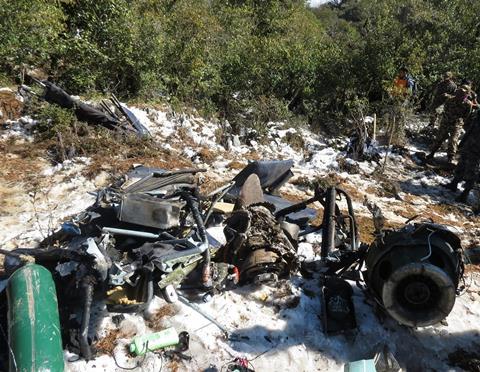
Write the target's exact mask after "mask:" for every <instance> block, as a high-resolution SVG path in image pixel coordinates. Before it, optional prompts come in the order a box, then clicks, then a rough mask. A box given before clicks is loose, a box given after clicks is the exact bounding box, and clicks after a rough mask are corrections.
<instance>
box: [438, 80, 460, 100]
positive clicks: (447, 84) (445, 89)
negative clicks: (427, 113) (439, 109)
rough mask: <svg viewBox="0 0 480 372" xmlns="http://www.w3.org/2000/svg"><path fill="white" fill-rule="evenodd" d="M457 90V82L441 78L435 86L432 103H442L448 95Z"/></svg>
mask: <svg viewBox="0 0 480 372" xmlns="http://www.w3.org/2000/svg"><path fill="white" fill-rule="evenodd" d="M456 90H457V84H455V83H454V82H453V81H452V80H449V79H448V80H442V81H440V82H439V83H438V84H437V86H436V88H435V95H434V97H433V102H434V103H438V104H440V103H443V102H445V100H446V99H447V98H448V95H451V94H455V91H456Z"/></svg>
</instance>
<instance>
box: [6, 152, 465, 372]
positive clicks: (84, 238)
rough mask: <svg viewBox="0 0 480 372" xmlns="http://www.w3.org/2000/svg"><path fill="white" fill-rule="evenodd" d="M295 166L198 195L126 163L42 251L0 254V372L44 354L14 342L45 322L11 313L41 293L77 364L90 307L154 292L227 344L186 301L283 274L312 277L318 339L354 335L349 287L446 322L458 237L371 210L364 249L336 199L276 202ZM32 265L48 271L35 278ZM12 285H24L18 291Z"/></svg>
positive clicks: (88, 345)
mask: <svg viewBox="0 0 480 372" xmlns="http://www.w3.org/2000/svg"><path fill="white" fill-rule="evenodd" d="M292 166H293V162H292V161H256V162H252V163H250V164H249V165H247V167H246V168H244V169H243V170H242V171H240V172H239V173H238V175H237V176H236V177H235V178H233V179H232V180H231V182H230V183H228V184H226V185H225V186H223V187H220V188H219V189H217V190H215V191H213V192H211V193H210V194H208V195H202V194H200V193H199V188H198V185H197V183H196V181H195V175H196V174H197V173H199V172H202V169H184V170H178V171H165V170H162V169H152V168H146V167H136V168H134V169H132V170H131V171H130V172H129V173H128V174H126V175H125V176H123V177H121V178H120V179H118V180H117V181H116V182H114V183H113V184H112V185H111V186H110V187H108V188H106V189H103V190H101V191H100V192H98V196H97V199H96V202H95V204H94V205H93V206H91V207H90V208H88V209H87V210H86V211H84V212H83V213H81V214H80V215H77V216H75V217H74V218H73V219H72V220H71V221H70V222H67V223H64V224H63V225H62V226H61V227H60V228H59V229H58V230H57V231H56V232H55V233H54V234H52V235H51V236H49V237H48V238H47V239H45V240H44V241H43V243H42V244H41V246H40V247H39V248H35V249H28V248H22V249H15V250H13V251H4V250H2V251H1V253H2V254H5V255H6V259H5V265H4V266H5V268H4V269H5V277H4V279H7V278H10V279H9V281H8V284H7V288H6V290H3V291H2V293H1V296H2V297H3V299H2V301H0V303H1V304H2V305H1V310H2V311H1V316H2V325H3V326H2V328H3V329H5V330H6V331H8V333H9V340H10V341H9V342H10V345H9V346H10V347H9V348H7V347H6V345H2V347H0V350H2V364H3V366H6V365H7V364H8V359H9V360H10V366H12V365H13V363H15V365H16V366H19V365H21V364H22V363H27V362H25V360H24V359H25V358H24V357H22V353H24V352H25V350H29V351H28V352H30V353H31V355H32V356H31V358H33V359H34V358H40V356H38V354H36V355H35V353H38V352H39V351H38V350H36V349H35V347H34V346H33V345H30V344H29V343H31V342H35V341H28V340H26V339H24V338H25V336H22V334H23V335H24V334H25V332H27V331H25V329H28V334H29V335H31V334H35V332H39V330H38V329H35V327H36V326H37V324H36V322H37V321H41V320H42V317H41V316H38V315H37V316H36V318H35V319H36V320H35V322H30V323H28V324H24V325H23V326H24V327H26V328H25V329H24V330H23V331H22V332H23V333H22V332H19V330H18V327H19V323H21V322H20V320H19V319H18V316H19V315H18V314H22V311H21V310H22V306H27V307H28V306H33V307H34V308H35V309H37V308H36V307H35V306H34V305H35V304H37V305H38V303H39V302H41V301H42V298H43V297H45V296H46V293H47V292H48V293H50V295H51V297H50V298H51V300H50V303H51V302H52V301H53V302H54V303H55V304H56V301H57V300H58V311H59V323H60V329H61V335H60V334H58V335H57V334H53V333H52V334H51V335H50V336H51V338H52V339H53V338H55V339H58V340H60V339H61V343H62V345H61V348H67V349H69V350H71V351H73V352H75V353H77V354H78V355H79V356H80V357H81V358H84V359H87V360H89V359H92V358H94V357H95V355H96V351H95V350H94V347H93V346H92V340H91V339H90V338H89V337H88V335H89V327H90V326H91V324H92V321H91V319H90V318H91V308H92V304H95V303H96V302H102V301H103V302H105V303H106V306H107V309H108V311H109V312H112V313H122V312H131V313H142V311H143V310H144V309H145V308H146V307H147V306H148V304H149V303H150V301H151V300H152V298H153V297H154V296H160V297H163V298H164V299H165V300H166V301H168V302H176V301H180V302H182V303H183V304H185V305H188V306H191V307H192V308H194V309H195V310H197V311H199V312H200V313H201V314H202V315H203V316H205V317H206V318H208V319H209V320H211V321H212V322H213V323H215V324H216V325H217V326H218V327H219V328H220V330H221V331H222V333H223V335H224V336H225V337H226V338H229V337H232V335H231V334H230V332H229V330H228V329H225V327H223V326H222V325H221V324H219V323H218V322H216V321H215V319H214V314H206V313H204V312H202V310H200V308H199V307H198V306H197V305H196V304H195V301H198V300H200V301H201V299H202V298H204V299H208V297H210V296H215V295H216V294H218V293H220V292H222V291H228V290H230V289H231V288H234V287H236V286H241V285H244V284H246V283H267V284H268V283H275V282H277V281H279V280H288V278H289V277H290V276H291V275H292V274H301V275H303V276H304V277H306V278H316V279H318V280H319V293H320V292H321V293H322V295H321V298H322V304H323V308H322V310H321V312H320V314H319V316H321V318H322V320H323V330H319V332H320V331H323V332H324V333H326V334H335V333H338V332H344V331H348V330H352V329H355V328H356V326H357V320H356V317H355V309H354V305H353V301H352V298H351V296H352V287H351V285H352V283H354V282H356V283H357V285H358V286H359V287H360V288H362V289H363V290H364V291H365V293H366V294H367V296H369V297H370V298H372V299H373V300H374V301H375V303H376V304H377V305H378V306H377V307H378V308H379V309H382V310H383V312H384V313H385V314H388V315H389V316H391V317H393V318H394V319H395V320H396V321H398V323H400V324H403V325H405V326H408V327H422V326H427V325H432V324H436V323H438V322H440V321H442V320H443V319H444V318H445V317H446V316H447V315H448V314H449V313H450V311H451V310H452V308H453V306H454V302H455V297H456V295H457V294H458V293H459V291H460V290H461V285H460V284H461V279H462V276H463V261H462V254H461V252H462V248H461V243H460V240H459V238H458V237H457V236H456V235H455V234H454V233H453V232H452V231H451V230H450V229H449V228H448V227H446V226H441V225H436V224H432V223H408V224H406V225H405V226H404V227H403V228H400V229H396V230H389V229H384V226H383V222H384V218H383V216H382V213H381V211H380V210H379V209H378V207H376V206H375V205H374V204H372V205H368V207H369V209H370V210H371V212H372V215H373V219H374V224H375V240H374V241H373V243H372V244H370V245H368V244H365V243H362V242H361V241H359V235H360V234H359V229H361V228H362V227H361V226H358V225H357V222H356V219H355V211H354V207H353V203H352V201H351V199H350V197H349V195H348V194H347V193H346V192H345V191H344V190H342V189H340V188H336V187H327V188H325V189H321V188H317V189H316V190H315V192H314V196H313V197H312V198H310V199H308V200H305V201H302V202H299V203H297V204H292V203H291V202H288V201H286V200H284V199H282V198H281V197H279V196H278V190H279V189H280V188H281V187H282V185H283V184H284V183H285V182H286V181H287V180H288V179H289V178H290V177H291V176H292V171H291V167H292ZM314 202H318V203H320V204H321V205H322V206H323V220H322V223H321V224H320V225H319V226H316V225H314V224H313V223H312V220H313V218H314V217H315V215H316V210H313V209H311V208H309V205H311V204H312V203H314ZM214 231H216V232H217V233H214ZM218 231H220V232H222V233H221V234H220V235H221V237H219V234H218ZM312 233H317V234H321V237H322V242H321V254H320V258H319V259H318V260H314V261H307V260H302V259H301V257H299V255H298V254H297V248H298V242H299V240H301V239H302V238H303V237H305V236H306V235H308V234H312ZM37 266H42V267H43V268H46V269H47V270H44V271H46V273H45V272H44V271H42V273H41V275H40V274H38V272H37V271H36V270H35V269H34V268H35V267H37ZM40 271H41V270H40ZM34 274H35V275H34ZM37 274H38V275H37ZM22 276H23V279H24V282H25V283H24V284H25V285H24V286H23V287H22V286H19V285H18V283H17V282H18V280H19V278H21V277H22ZM42 276H50V280H51V279H52V278H53V283H54V285H53V284H51V285H50V289H49V291H47V290H45V291H43V292H42V291H39V288H40V287H41V286H42V285H43V284H42V283H41V278H42ZM21 288H27V289H28V290H30V291H31V294H28V293H27V295H25V292H24V291H23V290H22V289H21ZM55 292H56V293H55ZM52 293H53V294H52ZM37 295H38V298H36V297H35V296H37ZM42 296H43V297H42ZM22 300H24V301H23V302H22ZM43 300H44V299H43ZM22 304H23V305H22ZM50 307H51V306H50ZM53 308H55V306H53ZM7 310H8V311H7ZM31 311H33V310H31ZM38 311H40V312H41V311H42V309H38ZM27 313H28V309H27ZM7 314H8V316H7ZM28 314H29V313H28ZM31 316H32V314H30V317H31ZM47 318H48V317H47ZM49 322H50V321H49ZM50 323H51V322H50ZM47 329H48V328H47ZM52 332H55V331H52ZM60 336H61V337H60ZM187 336H188V335H187ZM15 338H22V340H15ZM182 339H183V341H182V342H180V341H179V340H178V339H176V341H174V342H173V343H176V342H178V343H179V345H181V347H180V351H179V352H181V353H184V352H185V351H186V350H187V348H188V337H186V338H185V335H183V338H182ZM32 340H33V338H32ZM185 340H186V341H185ZM2 342H3V341H2ZM148 342H153V341H147V349H149V347H148ZM152 345H153V344H152ZM177 347H179V346H177ZM29 348H30V349H29ZM58 348H60V343H59V342H58ZM61 348H60V350H61ZM7 350H9V352H8V351H7ZM53 359H54V358H50V362H51V361H52V360H53ZM47 363H48V362H47ZM27 364H28V363H27ZM11 370H12V369H11Z"/></svg>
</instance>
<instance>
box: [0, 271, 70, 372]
mask: <svg viewBox="0 0 480 372" xmlns="http://www.w3.org/2000/svg"><path fill="white" fill-rule="evenodd" d="M7 298H8V340H9V344H10V348H11V352H10V362H9V364H10V372H16V371H18V372H26V371H28V372H34V371H42V372H47V371H48V372H62V371H64V367H65V365H64V360H63V350H62V339H61V334H60V321H59V315H58V302H57V293H56V290H55V283H54V282H53V278H52V274H51V273H50V272H49V271H48V270H47V269H46V268H44V267H43V266H40V265H36V264H28V265H25V266H23V267H22V268H20V269H18V270H17V271H15V272H14V273H13V275H12V276H11V277H10V279H9V281H8V286H7Z"/></svg>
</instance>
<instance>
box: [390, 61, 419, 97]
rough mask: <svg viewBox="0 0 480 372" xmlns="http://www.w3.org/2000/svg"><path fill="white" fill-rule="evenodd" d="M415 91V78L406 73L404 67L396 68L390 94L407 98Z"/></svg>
mask: <svg viewBox="0 0 480 372" xmlns="http://www.w3.org/2000/svg"><path fill="white" fill-rule="evenodd" d="M414 91H415V80H413V78H412V76H411V75H410V74H409V73H408V69H407V68H406V67H401V68H400V69H399V70H398V75H397V76H396V77H395V79H394V80H393V87H392V92H391V94H392V96H395V97H399V98H408V97H409V96H410V95H412V94H413V93H414Z"/></svg>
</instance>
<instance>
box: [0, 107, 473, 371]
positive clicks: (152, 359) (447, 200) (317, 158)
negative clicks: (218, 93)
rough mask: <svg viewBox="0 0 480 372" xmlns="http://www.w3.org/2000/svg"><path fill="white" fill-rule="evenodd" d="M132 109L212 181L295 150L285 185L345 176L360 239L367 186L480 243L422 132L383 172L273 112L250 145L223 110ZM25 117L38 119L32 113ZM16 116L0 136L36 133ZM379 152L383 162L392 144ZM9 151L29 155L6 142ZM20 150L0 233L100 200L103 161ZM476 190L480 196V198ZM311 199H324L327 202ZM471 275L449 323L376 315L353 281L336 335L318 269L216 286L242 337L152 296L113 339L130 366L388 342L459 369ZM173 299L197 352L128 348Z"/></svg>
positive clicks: (401, 216) (184, 366) (306, 191)
mask: <svg viewBox="0 0 480 372" xmlns="http://www.w3.org/2000/svg"><path fill="white" fill-rule="evenodd" d="M133 111H134V113H135V114H136V115H137V116H139V117H141V118H142V120H143V121H144V122H145V123H146V124H147V125H148V127H149V129H150V131H151V133H152V134H153V136H154V138H155V140H156V141H158V142H159V143H160V144H162V147H163V148H164V149H166V150H168V151H171V152H172V153H174V154H177V155H178V157H179V158H188V159H189V160H191V161H192V162H193V163H194V164H196V165H197V166H198V167H205V168H207V169H208V171H207V172H206V173H205V174H203V175H202V176H201V179H200V181H201V182H204V185H203V187H204V188H206V189H208V188H212V187H211V186H212V185H215V186H218V185H221V184H222V183H227V182H228V181H229V180H230V179H231V178H232V177H233V176H234V175H235V174H236V173H237V172H238V171H239V169H241V168H242V167H243V166H244V165H246V164H247V163H248V160H253V159H265V160H266V159H293V160H294V162H295V165H294V169H293V171H294V173H295V176H294V177H293V178H292V179H291V180H290V182H289V183H288V184H286V185H285V186H284V187H283V188H282V194H283V196H284V197H285V198H287V199H292V200H301V199H303V198H307V197H308V196H311V195H313V190H312V189H310V188H309V187H308V184H309V183H311V182H312V181H313V180H315V179H317V178H318V179H329V180H330V182H336V183H338V184H339V185H340V186H341V187H343V188H344V189H345V190H346V191H347V192H349V193H350V194H351V196H352V198H353V200H354V207H355V212H356V214H357V216H358V220H359V228H360V230H361V236H362V239H363V240H364V241H368V240H369V239H371V234H370V233H371V232H372V230H373V227H372V223H371V219H370V213H369V212H368V210H367V208H366V207H365V206H364V205H363V203H364V200H365V198H368V199H369V200H372V201H374V202H375V203H377V204H378V205H379V206H380V208H381V209H382V211H383V213H384V215H385V217H386V218H387V220H388V225H389V226H401V225H402V224H403V223H404V222H405V221H406V220H407V219H409V218H410V217H413V216H415V215H419V217H418V218H419V219H422V218H423V219H432V220H434V222H438V223H446V224H450V225H452V226H453V227H455V228H456V229H457V231H458V233H459V235H460V236H461V238H462V242H463V245H464V247H465V248H467V247H470V246H475V245H480V244H479V241H480V225H479V224H478V222H479V219H478V218H477V217H475V216H474V215H473V213H472V212H471V208H469V207H466V206H461V205H458V204H456V203H454V202H453V199H454V194H453V193H451V192H449V191H447V190H446V189H444V188H443V187H441V184H443V183H445V182H447V181H448V179H447V178H445V177H441V176H439V175H437V174H436V173H435V172H433V171H432V170H431V169H428V168H425V167H422V166H419V165H417V164H416V163H415V161H414V160H415V159H414V157H413V154H414V153H415V152H416V151H418V150H419V149H421V148H418V146H417V145H416V144H409V146H408V147H407V148H408V154H404V155H403V156H401V155H399V154H396V153H389V156H388V161H387V163H386V167H385V170H384V172H378V167H379V164H377V163H375V162H366V161H365V162H359V163H358V162H354V161H352V160H349V159H347V160H345V159H344V157H345V155H344V153H343V152H342V149H343V147H344V146H345V144H346V143H347V140H346V139H344V138H338V139H334V140H332V139H328V140H327V139H325V138H322V137H321V136H319V135H316V134H314V133H312V132H311V131H309V130H308V129H306V128H286V127H284V125H283V124H281V123H269V124H268V137H267V139H266V140H263V141H261V142H256V141H250V142H249V144H248V145H246V144H241V143H239V141H238V138H225V137H224V136H223V135H222V127H221V126H220V125H219V124H218V123H215V122H210V121H207V120H204V119H201V118H195V117H192V116H189V115H184V114H182V115H175V114H174V113H172V112H169V111H160V110H155V109H148V110H146V109H133ZM25 121H26V122H28V123H29V125H30V126H32V123H31V121H28V120H25ZM12 128H13V129H11V130H9V131H4V132H3V133H2V132H0V135H1V141H11V137H12V136H14V135H15V138H17V140H18V141H22V140H29V137H28V135H26V134H25V131H24V130H23V129H22V125H20V124H19V125H13V126H12ZM9 138H10V139H9ZM381 155H382V160H381V162H380V166H381V165H382V164H383V156H384V155H385V149H382V150H381ZM440 155H441V154H440ZM12 159H13V160H12ZM4 160H5V161H18V162H19V164H20V161H21V159H17V157H16V156H14V155H12V154H8V153H6V154H5V159H4ZM23 161H25V162H27V161H30V162H35V166H34V167H33V168H32V169H33V170H34V171H35V172H36V177H35V178H36V182H37V184H36V187H35V188H34V191H32V188H31V187H28V188H27V186H26V184H25V181H24V180H22V179H16V178H15V177H13V178H12V175H11V174H8V175H7V174H0V182H1V183H0V185H1V186H0V197H1V198H2V202H1V204H0V226H2V229H0V245H2V246H4V247H7V248H14V247H19V246H21V247H25V246H34V245H35V244H37V243H38V242H39V241H40V240H41V239H42V238H43V237H44V236H46V235H47V234H48V233H49V232H50V231H51V230H52V229H55V228H56V227H57V226H59V224H60V222H61V221H63V220H64V219H66V218H67V217H68V216H70V215H73V214H76V213H78V212H80V211H82V210H84V209H85V208H86V207H87V206H89V205H90V204H91V203H93V201H94V198H95V195H94V192H95V191H96V190H98V189H99V188H101V187H103V186H105V185H106V183H107V176H106V174H104V173H100V174H98V175H96V177H95V178H93V179H89V178H86V177H85V176H83V175H82V170H83V169H84V168H85V167H88V165H89V161H90V160H89V159H86V158H77V159H74V160H71V161H66V162H64V163H63V164H60V165H57V166H53V167H52V166H51V165H50V164H48V163H47V162H46V161H45V160H42V159H39V158H34V159H27V160H23ZM345 164H346V165H345ZM347 169H348V171H347ZM7 176H8V177H7ZM470 202H471V203H476V200H475V198H474V197H472V198H471V200H470ZM314 207H316V208H318V209H320V206H319V205H317V206H314ZM314 238H315V237H309V238H308V239H307V240H306V241H303V242H301V243H300V250H301V252H302V255H304V256H307V257H309V258H315V255H316V254H317V253H316V252H318V249H315V248H317V247H318V239H314ZM466 286H467V289H466V290H465V291H464V294H463V295H462V296H459V297H458V298H457V302H456V304H455V307H454V309H453V311H452V313H451V314H450V315H449V316H448V318H447V319H446V322H445V323H443V324H440V325H436V326H434V327H426V328H420V329H408V328H405V327H402V326H400V325H398V324H396V323H395V322H394V321H393V320H391V319H389V318H386V319H381V318H379V317H377V315H376V314H375V313H374V311H373V308H372V306H371V305H370V304H369V303H367V300H366V298H365V296H364V293H363V292H362V291H361V290H360V289H359V288H356V287H355V292H354V304H355V312H356V318H357V323H358V329H357V330H356V331H355V332H352V333H350V334H345V335H339V336H326V335H325V334H324V333H323V332H322V326H321V321H320V288H319V285H318V279H304V278H302V277H301V276H300V275H299V274H298V275H294V276H293V277H292V278H291V279H290V280H283V281H281V282H280V283H279V284H278V285H276V286H272V287H269V286H261V287H255V286H244V287H240V288H238V289H235V290H233V291H229V292H226V293H223V294H221V295H217V296H215V297H213V299H212V300H211V301H210V302H208V303H199V304H198V305H199V306H200V307H201V308H202V310H204V311H205V312H207V313H209V314H210V315H211V316H213V317H214V318H216V319H217V320H218V321H219V322H220V323H222V324H223V325H224V326H225V327H226V328H227V329H229V330H230V331H231V332H232V334H233V335H235V336H237V337H236V338H235V340H234V341H228V340H225V339H224V338H223V337H222V333H221V331H220V330H219V329H218V328H216V326H214V325H213V324H211V323H210V322H209V321H208V320H206V319H205V318H203V317H202V316H200V315H199V314H198V313H196V312H195V311H194V310H192V309H191V308H189V307H186V306H185V305H182V304H181V303H176V304H167V303H166V302H165V301H163V300H162V299H155V301H154V303H153V304H152V306H151V308H150V309H148V311H147V312H146V314H145V318H146V319H144V317H141V316H134V315H126V317H125V320H123V321H122V322H121V323H120V325H119V329H120V332H119V334H118V338H117V339H115V340H114V342H115V343H116V346H115V349H114V353H115V356H116V358H115V359H116V361H117V364H118V365H119V366H122V367H132V366H135V365H137V363H138V364H139V367H138V368H137V370H138V371H141V370H144V371H159V370H160V368H162V370H165V371H166V370H182V371H183V370H190V371H204V370H208V371H216V370H221V368H222V366H224V365H225V364H226V363H227V362H229V361H231V360H232V359H234V358H236V357H246V358H248V359H249V360H251V363H252V365H253V366H254V367H255V369H256V370H257V371H273V370H287V371H340V370H343V366H344V364H345V363H347V362H349V361H354V360H358V359H367V358H371V357H373V355H374V354H375V352H377V351H380V350H382V348H383V347H384V346H385V345H387V346H388V348H389V350H390V351H391V352H392V353H393V354H394V355H395V357H396V358H397V360H398V361H399V363H400V364H401V366H402V367H404V368H406V369H408V371H447V370H458V369H455V368H454V367H451V366H449V365H448V364H447V358H448V355H449V354H450V353H451V352H453V351H455V350H456V349H457V348H462V349H464V350H470V351H476V350H479V346H480V325H479V321H480V305H479V300H480V275H479V274H478V273H477V272H476V270H475V268H474V267H473V268H470V269H469V270H468V274H467V275H466ZM292 303H293V304H297V303H298V305H296V306H294V305H292ZM165 309H168V312H167V313H168V314H173V315H169V316H165V317H164V318H162V319H161V325H162V326H164V327H167V326H170V325H171V326H174V327H175V328H176V329H177V330H178V331H179V332H180V331H188V332H189V333H190V337H191V338H190V350H189V351H188V352H187V354H189V355H191V356H192V360H191V361H176V362H171V361H168V360H162V359H161V358H160V357H159V356H158V355H157V354H149V355H148V356H147V357H146V358H143V357H139V358H138V359H134V358H132V357H130V356H128V355H127V353H126V348H125V346H126V345H127V344H128V343H129V341H130V340H131V338H132V336H134V335H135V334H144V333H145V332H151V331H152V330H151V329H149V325H151V324H152V323H151V319H152V317H153V318H155V316H156V314H158V313H159V312H160V313H165ZM96 317H97V319H102V320H101V326H100V327H99V328H98V333H97V335H96V337H97V338H98V339H102V338H104V337H105V336H107V335H108V334H109V332H110V331H112V330H115V329H116V328H117V326H116V325H114V323H113V322H112V319H111V314H108V313H106V310H105V309H104V308H102V306H99V308H98V312H97V314H96ZM157 318H158V317H157ZM149 319H150V320H149ZM65 358H66V360H68V361H69V362H68V363H67V365H68V370H70V371H82V372H83V371H116V370H118V371H122V370H123V369H122V368H120V367H118V366H117V365H116V363H115V361H114V359H113V358H112V357H111V356H110V355H98V356H97V358H96V359H95V360H92V361H89V362H85V361H83V360H77V361H75V360H76V359H77V356H75V355H72V354H70V353H68V352H65ZM215 368H216V369H215Z"/></svg>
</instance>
